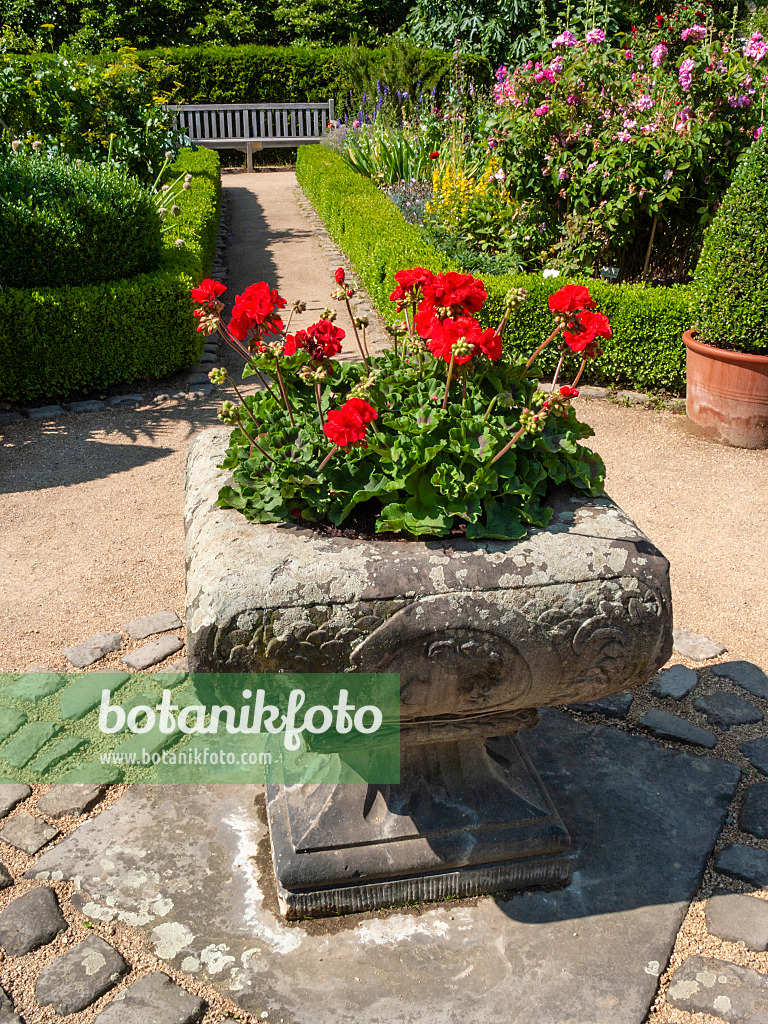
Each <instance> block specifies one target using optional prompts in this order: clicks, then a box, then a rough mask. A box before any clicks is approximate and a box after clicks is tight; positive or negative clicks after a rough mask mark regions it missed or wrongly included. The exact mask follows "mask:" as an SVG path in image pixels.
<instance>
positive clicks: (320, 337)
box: [307, 320, 347, 359]
mask: <svg viewBox="0 0 768 1024" xmlns="http://www.w3.org/2000/svg"><path fill="white" fill-rule="evenodd" d="M307 334H308V335H309V336H310V338H312V340H313V341H314V342H315V350H313V349H312V348H310V355H311V356H312V358H313V359H323V358H325V359H329V358H330V357H331V356H336V355H338V354H339V352H341V343H342V341H343V340H344V338H346V336H347V335H346V331H343V330H342V329H341V327H336V326H334V324H332V323H331V321H330V320H318V322H317V323H316V324H312V325H311V326H310V327H308V328H307Z"/></svg>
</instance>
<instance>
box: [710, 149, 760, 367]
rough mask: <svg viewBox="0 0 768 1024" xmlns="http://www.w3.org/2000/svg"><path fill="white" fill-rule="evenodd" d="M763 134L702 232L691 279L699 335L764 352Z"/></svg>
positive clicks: (734, 347)
mask: <svg viewBox="0 0 768 1024" xmlns="http://www.w3.org/2000/svg"><path fill="white" fill-rule="evenodd" d="M767 179H768V134H767V133H765V132H763V134H762V135H761V136H760V138H759V139H758V140H757V141H756V142H753V143H752V145H751V146H750V148H749V151H748V152H747V155H746V158H745V160H744V162H743V163H742V164H741V166H740V167H739V168H738V170H737V171H736V174H735V175H734V178H733V181H732V182H731V184H730V187H729V188H728V191H727V192H726V193H725V196H724V198H723V202H722V204H721V206H720V209H719V210H718V211H717V214H716V215H715V219H714V220H713V221H712V223H711V224H710V226H709V229H708V231H707V233H706V235H705V236H704V247H703V249H702V251H701V257H700V258H699V262H698V265H697V267H696V274H695V275H694V279H693V287H692V291H693V295H694V301H695V314H694V323H695V326H696V327H697V328H698V331H699V337H700V340H701V341H703V342H705V343H706V344H708V345H715V346H717V347H719V348H725V349H732V350H735V351H737V352H751V353H754V354H757V355H766V354H768V192H767V191H766V185H765V183H766V180H767Z"/></svg>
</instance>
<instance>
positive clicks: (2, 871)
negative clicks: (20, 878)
mask: <svg viewBox="0 0 768 1024" xmlns="http://www.w3.org/2000/svg"><path fill="white" fill-rule="evenodd" d="M10 885H13V875H12V874H11V873H10V871H9V870H8V868H7V867H6V866H5V864H0V889H7V888H8V886H10Z"/></svg>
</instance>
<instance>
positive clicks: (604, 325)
mask: <svg viewBox="0 0 768 1024" xmlns="http://www.w3.org/2000/svg"><path fill="white" fill-rule="evenodd" d="M579 320H580V321H581V325H582V330H580V331H579V332H578V333H571V332H570V331H564V332H563V337H564V338H565V343H566V345H567V346H568V347H569V348H570V349H572V350H573V351H574V352H583V353H584V355H585V356H587V357H591V356H595V355H597V353H598V349H597V346H596V345H595V343H594V342H595V338H598V337H599V338H612V337H613V331H612V330H611V325H610V324H609V323H608V317H607V316H606V315H605V313H591V312H590V311H589V310H584V311H582V312H581V313H579Z"/></svg>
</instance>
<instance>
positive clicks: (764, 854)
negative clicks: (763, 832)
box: [715, 843, 768, 889]
mask: <svg viewBox="0 0 768 1024" xmlns="http://www.w3.org/2000/svg"><path fill="white" fill-rule="evenodd" d="M715 868H716V869H717V870H718V871H722V873H723V874H724V875H730V876H731V877H732V878H738V879H739V880H740V881H742V882H747V883H748V884H749V885H754V886H755V888H757V889H762V888H764V887H766V886H768V850H759V849H757V847H755V846H744V845H742V844H741V843H731V844H729V845H728V846H726V847H724V848H723V849H722V850H721V851H720V853H718V855H717V857H716V859H715Z"/></svg>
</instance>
